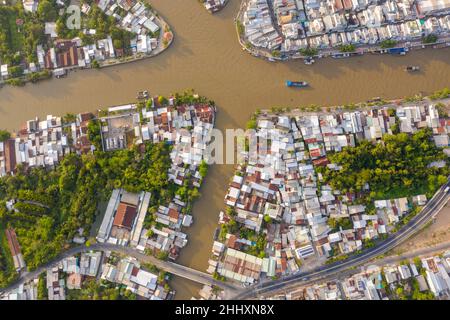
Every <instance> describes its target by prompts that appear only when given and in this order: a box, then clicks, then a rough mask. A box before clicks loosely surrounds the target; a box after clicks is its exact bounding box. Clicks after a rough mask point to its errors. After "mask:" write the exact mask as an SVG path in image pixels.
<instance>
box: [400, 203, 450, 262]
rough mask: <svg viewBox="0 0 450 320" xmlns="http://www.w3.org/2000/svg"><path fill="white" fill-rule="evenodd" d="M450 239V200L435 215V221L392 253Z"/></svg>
mask: <svg viewBox="0 0 450 320" xmlns="http://www.w3.org/2000/svg"><path fill="white" fill-rule="evenodd" d="M446 241H450V201H449V202H447V204H446V205H445V207H444V208H443V209H442V210H441V212H439V214H438V215H437V216H436V221H435V222H434V223H433V224H432V225H430V226H429V227H427V228H426V229H424V230H423V231H421V232H420V233H418V234H417V235H415V236H414V237H413V238H411V239H410V240H409V241H408V242H406V243H404V244H402V245H401V246H400V247H398V248H396V249H395V250H394V253H396V254H399V253H404V252H407V251H411V250H416V249H419V248H423V247H429V246H431V245H434V244H437V243H440V242H446Z"/></svg>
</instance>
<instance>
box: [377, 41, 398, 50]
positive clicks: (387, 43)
mask: <svg viewBox="0 0 450 320" xmlns="http://www.w3.org/2000/svg"><path fill="white" fill-rule="evenodd" d="M396 45H397V41H395V40H393V39H387V40H383V41H381V43H380V47H381V48H383V49H388V48H393V47H395V46H396Z"/></svg>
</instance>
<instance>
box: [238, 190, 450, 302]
mask: <svg viewBox="0 0 450 320" xmlns="http://www.w3.org/2000/svg"><path fill="white" fill-rule="evenodd" d="M449 185H450V182H449V181H447V183H446V184H445V185H443V186H442V187H441V188H440V189H439V191H438V192H437V193H436V194H435V195H434V196H433V198H431V199H430V201H429V202H428V203H427V204H426V206H425V207H424V208H423V210H422V211H421V212H420V214H418V215H417V216H415V217H414V218H412V219H411V220H410V221H409V223H408V224H406V225H405V226H403V228H402V229H400V230H399V231H398V232H397V233H395V234H392V235H390V236H389V237H388V239H386V240H385V241H383V242H381V243H380V244H379V245H377V246H375V247H373V248H370V249H367V250H365V251H364V252H363V253H361V254H359V255H355V256H353V257H351V258H348V259H346V260H344V261H340V262H336V263H334V264H331V265H327V266H322V267H319V268H317V269H315V270H313V271H311V272H304V273H299V274H295V275H291V276H287V277H285V278H282V279H278V280H272V281H266V282H261V283H259V284H255V285H253V286H250V287H248V288H247V290H246V292H241V293H239V294H237V295H236V296H234V297H233V298H234V299H239V300H241V299H251V298H257V297H258V296H260V295H269V294H271V293H273V292H276V291H280V290H287V289H289V288H291V287H296V286H299V284H304V283H305V282H308V283H309V282H316V281H318V280H320V279H323V278H326V277H329V276H332V275H336V274H338V273H342V272H344V271H346V270H348V269H350V268H353V267H357V266H359V265H362V264H364V263H366V262H368V261H370V260H372V259H373V258H375V257H377V256H379V255H381V254H384V253H386V252H388V251H390V250H392V249H393V248H395V247H396V246H398V245H399V244H401V243H403V242H404V241H406V240H407V239H409V238H410V237H411V236H412V235H413V234H415V233H416V232H418V231H419V230H420V229H422V228H423V227H424V226H425V225H426V224H427V223H428V222H430V221H431V220H432V219H433V218H434V217H435V216H436V214H437V213H439V211H440V210H441V209H442V208H443V207H444V206H445V204H446V203H447V201H448V200H449V192H448V190H446V188H447V187H448V186H449Z"/></svg>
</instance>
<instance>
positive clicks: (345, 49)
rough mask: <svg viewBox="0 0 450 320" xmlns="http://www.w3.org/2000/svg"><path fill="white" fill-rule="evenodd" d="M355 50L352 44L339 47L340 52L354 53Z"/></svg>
mask: <svg viewBox="0 0 450 320" xmlns="http://www.w3.org/2000/svg"><path fill="white" fill-rule="evenodd" d="M355 50H356V47H355V45H354V44H341V45H340V46H339V51H340V52H354V51H355Z"/></svg>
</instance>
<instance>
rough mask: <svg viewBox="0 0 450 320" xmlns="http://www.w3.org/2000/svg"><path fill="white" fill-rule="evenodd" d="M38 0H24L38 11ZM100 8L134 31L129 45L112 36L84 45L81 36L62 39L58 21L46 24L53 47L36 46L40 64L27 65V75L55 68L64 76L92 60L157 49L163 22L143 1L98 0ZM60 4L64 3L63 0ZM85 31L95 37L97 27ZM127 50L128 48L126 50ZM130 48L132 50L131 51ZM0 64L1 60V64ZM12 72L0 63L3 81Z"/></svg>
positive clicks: (86, 8)
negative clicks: (122, 45)
mask: <svg viewBox="0 0 450 320" xmlns="http://www.w3.org/2000/svg"><path fill="white" fill-rule="evenodd" d="M37 3H38V1H37V0H35V1H32V0H31V1H25V0H24V7H25V8H26V9H27V10H28V11H30V12H35V11H36V10H37ZM97 3H98V4H97V5H98V7H99V8H100V9H101V10H102V11H103V12H104V13H105V14H106V15H107V16H109V17H114V18H115V20H116V22H117V26H118V27H119V28H121V29H123V30H127V31H129V32H132V33H133V34H135V35H136V36H135V37H134V38H133V39H132V40H131V44H130V48H115V47H114V42H113V39H112V38H111V35H107V37H106V38H105V39H100V40H97V41H95V42H94V43H92V44H85V43H83V41H82V40H81V38H80V37H76V38H74V39H61V38H60V37H59V36H58V33H57V27H56V22H46V23H45V35H46V36H47V37H49V39H50V42H51V43H52V45H51V47H50V48H46V46H43V45H42V44H39V45H38V46H37V48H36V53H37V63H34V62H32V63H30V64H29V65H27V66H25V68H24V74H28V73H33V72H38V71H41V70H45V69H47V70H52V71H53V74H54V75H55V76H56V77H61V76H64V75H65V74H66V72H67V70H70V69H74V68H89V67H91V66H92V63H93V61H94V60H95V61H97V62H98V63H102V62H107V61H108V60H109V59H115V58H120V57H123V56H125V55H129V53H131V55H136V54H151V52H152V51H153V50H155V49H156V48H158V46H159V45H160V43H159V36H158V34H157V32H158V31H160V28H161V27H160V24H161V23H160V22H159V21H158V18H157V17H156V16H155V15H154V14H153V13H152V12H151V11H150V10H149V9H148V8H147V7H146V6H145V5H144V3H143V2H141V1H140V0H99V1H97ZM57 4H58V5H60V6H64V3H63V2H60V3H58V1H57ZM91 9H92V8H91V6H90V5H88V4H87V3H84V4H83V5H82V7H81V12H82V13H83V14H85V15H88V14H89V12H90V11H91ZM82 32H83V34H85V35H88V36H94V35H95V34H96V33H97V30H96V29H83V30H82ZM125 49H126V50H127V51H128V52H127V53H126V52H125ZM128 49H129V50H128ZM0 64H1V63H0ZM9 77H11V75H10V74H9V71H8V65H6V64H3V65H1V69H0V80H7V79H8V78H9Z"/></svg>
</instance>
